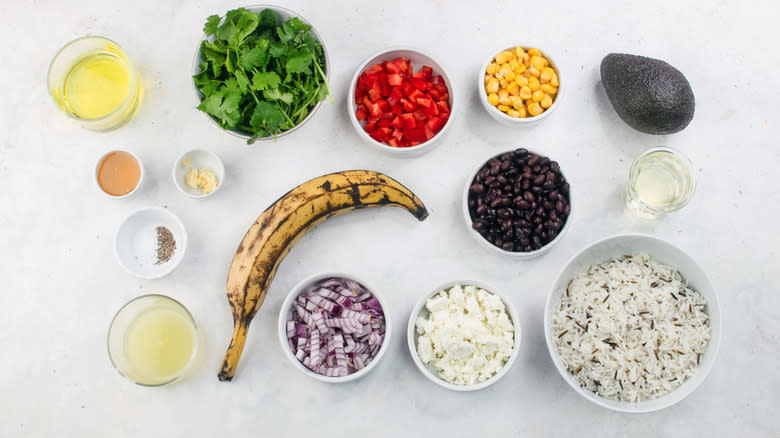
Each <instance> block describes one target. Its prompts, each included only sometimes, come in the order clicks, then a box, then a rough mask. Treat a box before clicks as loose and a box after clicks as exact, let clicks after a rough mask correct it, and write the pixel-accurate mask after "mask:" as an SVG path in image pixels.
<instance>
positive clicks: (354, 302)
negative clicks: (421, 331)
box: [285, 278, 385, 376]
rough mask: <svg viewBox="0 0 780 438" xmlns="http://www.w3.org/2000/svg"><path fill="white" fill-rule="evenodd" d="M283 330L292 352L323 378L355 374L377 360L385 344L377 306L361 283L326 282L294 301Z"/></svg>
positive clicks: (347, 280) (314, 286)
mask: <svg viewBox="0 0 780 438" xmlns="http://www.w3.org/2000/svg"><path fill="white" fill-rule="evenodd" d="M293 309H294V310H292V311H291V312H290V316H289V320H288V321H287V325H286V326H285V328H286V332H287V338H288V341H289V342H288V343H289V344H290V349H291V350H292V351H294V352H295V357H296V358H297V359H298V360H299V361H301V363H303V364H304V366H306V367H308V368H309V369H311V370H312V371H314V372H316V373H319V374H322V375H326V376H346V375H349V374H350V373H353V372H356V371H358V370H360V369H362V368H364V367H365V366H366V365H368V363H369V362H371V360H372V359H373V358H374V357H375V356H376V354H377V353H378V352H379V349H380V348H381V345H382V343H383V342H384V338H385V320H384V312H383V310H382V305H381V303H380V302H379V300H378V299H377V298H376V297H374V296H373V294H371V293H370V292H369V291H368V290H366V288H365V287H363V285H361V284H360V283H358V282H356V281H354V280H349V279H339V278H329V279H327V280H325V281H322V282H320V283H318V284H315V285H313V286H312V287H311V288H309V289H306V290H304V291H303V292H302V293H301V294H300V295H299V296H298V297H296V300H295V303H294V305H293Z"/></svg>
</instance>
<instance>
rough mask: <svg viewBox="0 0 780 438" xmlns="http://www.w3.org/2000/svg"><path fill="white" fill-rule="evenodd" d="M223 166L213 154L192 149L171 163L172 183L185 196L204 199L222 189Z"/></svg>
mask: <svg viewBox="0 0 780 438" xmlns="http://www.w3.org/2000/svg"><path fill="white" fill-rule="evenodd" d="M224 177H225V165H224V164H222V160H220V159H219V157H217V156H216V155H215V154H214V153H212V152H209V151H206V150H203V149H193V150H191V151H187V152H185V153H184V154H182V155H181V156H180V157H179V158H178V159H177V160H176V162H175V163H173V182H174V183H175V184H176V187H178V188H179V190H180V191H181V192H182V193H184V194H185V195H187V196H190V197H193V198H205V197H206V196H209V195H211V194H212V193H214V192H216V191H217V190H218V189H219V188H220V187H222V180H223V179H224Z"/></svg>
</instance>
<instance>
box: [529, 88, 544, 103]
mask: <svg viewBox="0 0 780 438" xmlns="http://www.w3.org/2000/svg"><path fill="white" fill-rule="evenodd" d="M531 99H533V101H534V102H541V101H542V99H544V91H542V90H536V91H534V93H533V94H532V95H531Z"/></svg>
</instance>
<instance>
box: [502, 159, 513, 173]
mask: <svg viewBox="0 0 780 438" xmlns="http://www.w3.org/2000/svg"><path fill="white" fill-rule="evenodd" d="M511 158H512V157H507V159H506V160H504V161H502V162H501V170H507V169H509V167H510V166H512V161H511Z"/></svg>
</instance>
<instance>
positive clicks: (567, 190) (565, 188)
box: [561, 183, 570, 193]
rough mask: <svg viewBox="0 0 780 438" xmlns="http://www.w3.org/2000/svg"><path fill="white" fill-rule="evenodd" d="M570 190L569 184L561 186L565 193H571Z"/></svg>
mask: <svg viewBox="0 0 780 438" xmlns="http://www.w3.org/2000/svg"><path fill="white" fill-rule="evenodd" d="M569 188H570V187H569V183H563V185H562V186H561V191H562V192H563V193H569Z"/></svg>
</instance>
